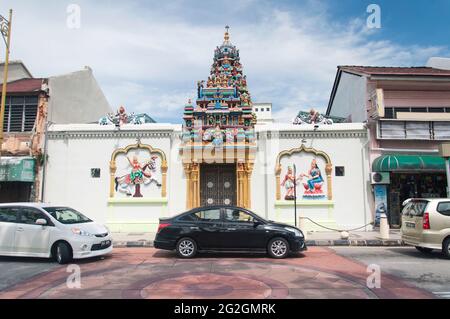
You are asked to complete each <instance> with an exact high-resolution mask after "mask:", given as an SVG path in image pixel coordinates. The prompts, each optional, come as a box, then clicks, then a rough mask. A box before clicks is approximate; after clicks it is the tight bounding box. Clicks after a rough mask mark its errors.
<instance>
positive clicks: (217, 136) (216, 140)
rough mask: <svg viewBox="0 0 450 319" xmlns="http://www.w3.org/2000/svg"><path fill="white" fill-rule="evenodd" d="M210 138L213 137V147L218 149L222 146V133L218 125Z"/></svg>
mask: <svg viewBox="0 0 450 319" xmlns="http://www.w3.org/2000/svg"><path fill="white" fill-rule="evenodd" d="M212 137H213V141H212V144H213V145H214V147H219V146H222V145H223V133H222V130H221V129H220V126H219V125H217V126H216V129H215V130H214V132H213V135H212Z"/></svg>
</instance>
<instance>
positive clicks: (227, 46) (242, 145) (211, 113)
mask: <svg viewBox="0 0 450 319" xmlns="http://www.w3.org/2000/svg"><path fill="white" fill-rule="evenodd" d="M197 89H198V90H197V99H196V101H195V103H191V101H189V103H188V104H187V105H186V106H185V107H184V116H183V120H184V123H183V132H182V145H181V150H180V151H181V154H182V159H183V164H184V169H185V174H186V180H187V203H186V206H187V208H188V209H190V208H194V207H199V206H214V205H235V206H240V207H245V208H251V202H250V184H251V174H252V170H253V163H254V157H255V152H256V139H255V130H254V126H255V123H256V116H255V115H254V114H253V113H252V99H251V96H250V93H249V91H248V88H247V77H246V76H245V74H244V73H243V68H242V64H241V61H240V57H239V50H238V49H237V48H236V46H234V45H232V44H231V42H230V35H229V27H228V26H227V27H226V31H225V35H224V41H223V43H222V45H221V46H218V47H217V48H216V49H215V51H214V60H213V64H212V66H211V72H210V75H209V77H208V79H207V80H206V81H198V82H197Z"/></svg>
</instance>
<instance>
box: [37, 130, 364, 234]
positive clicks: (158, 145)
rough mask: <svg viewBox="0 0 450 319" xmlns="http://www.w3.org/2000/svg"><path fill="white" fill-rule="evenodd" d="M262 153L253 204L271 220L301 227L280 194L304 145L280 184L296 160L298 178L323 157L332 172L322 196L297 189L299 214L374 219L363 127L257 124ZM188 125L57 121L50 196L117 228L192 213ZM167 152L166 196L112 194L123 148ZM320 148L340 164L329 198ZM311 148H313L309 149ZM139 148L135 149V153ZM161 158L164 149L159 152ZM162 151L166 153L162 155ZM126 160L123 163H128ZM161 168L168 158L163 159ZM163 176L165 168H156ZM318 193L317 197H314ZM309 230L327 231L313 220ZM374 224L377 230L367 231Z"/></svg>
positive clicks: (332, 223) (147, 227)
mask: <svg viewBox="0 0 450 319" xmlns="http://www.w3.org/2000/svg"><path fill="white" fill-rule="evenodd" d="M257 132H258V136H259V139H258V151H257V154H256V157H255V164H254V168H253V174H252V178H251V208H252V210H253V211H254V212H256V213H257V214H259V215H260V216H262V217H265V218H267V219H271V220H276V221H280V222H285V223H290V224H294V222H295V220H294V203H293V201H292V200H285V199H284V197H285V195H286V189H285V188H284V187H282V186H280V196H281V198H280V199H279V200H277V199H276V193H277V181H276V174H275V171H276V167H277V156H278V155H279V154H280V153H281V152H284V151H289V150H291V149H296V148H301V146H302V144H303V146H304V149H303V150H301V151H299V152H294V153H293V154H291V155H290V156H283V157H282V158H281V160H280V163H281V172H280V183H281V182H282V181H283V178H284V176H285V175H286V172H287V166H289V165H291V164H294V163H295V164H296V166H297V170H298V171H297V175H299V174H300V173H307V171H308V169H309V167H310V164H311V161H312V159H314V158H316V160H317V163H318V166H319V169H320V171H321V173H322V175H323V176H324V179H325V180H324V182H323V184H322V191H323V194H322V195H321V194H319V195H317V194H315V195H311V196H318V198H316V199H304V198H303V195H304V191H305V188H304V186H303V185H302V183H303V182H306V180H307V178H304V180H303V181H300V182H299V184H298V186H297V190H298V193H297V198H298V210H297V214H298V215H297V216H298V217H308V218H311V219H312V220H314V221H316V222H319V223H320V224H322V225H324V226H327V227H331V228H340V229H341V228H355V227H360V226H363V225H365V224H367V223H369V222H370V221H371V218H372V216H371V214H370V210H369V209H368V207H369V205H368V200H367V198H366V197H367V196H366V195H365V193H366V192H365V187H366V185H367V180H368V178H369V174H368V173H366V172H368V171H367V167H368V161H367V158H366V156H365V155H364V154H363V151H362V150H363V147H364V145H365V143H366V141H367V132H366V129H365V128H364V127H363V124H357V123H353V124H334V125H330V126H320V128H318V129H317V130H315V129H314V127H313V126H308V125H298V126H294V125H276V124H273V125H265V126H263V127H259V128H258V129H257ZM180 133H181V126H180V125H170V124H144V125H139V126H137V125H134V126H133V125H126V126H125V127H123V128H121V130H120V131H117V129H115V128H114V127H113V126H99V125H96V124H89V125H53V126H52V127H51V128H50V132H49V141H48V154H49V158H48V164H47V169H46V178H45V201H47V202H50V203H52V204H56V205H64V206H72V207H74V208H75V209H78V210H80V211H81V212H84V213H85V214H86V215H88V216H89V217H90V218H92V219H94V220H96V221H98V222H101V223H106V224H107V225H108V226H109V227H110V228H111V230H112V231H122V232H154V231H155V230H156V228H157V225H158V223H159V218H160V217H165V216H172V215H175V214H178V213H181V212H183V211H185V210H186V193H187V189H186V178H185V173H184V168H183V164H182V162H181V159H180V153H179V147H180V143H181V140H180V137H179V134H180ZM138 137H139V138H140V142H141V144H142V145H150V146H151V147H152V148H153V149H159V150H161V151H162V152H163V153H164V154H165V156H166V160H167V166H168V168H167V175H166V193H167V194H166V196H165V197H163V196H162V194H161V188H158V187H157V185H156V184H155V183H151V184H149V185H146V186H144V185H143V186H142V193H143V194H144V195H145V197H143V198H133V197H132V196H126V195H124V194H122V193H121V194H118V193H114V197H113V198H111V197H110V188H111V176H110V161H111V156H112V154H113V153H114V151H115V150H117V149H125V148H126V147H127V146H130V145H133V144H136V143H137V138H138ZM309 149H314V150H316V151H318V152H322V153H325V154H326V155H327V156H328V157H329V160H330V161H331V164H332V170H331V192H332V199H329V198H328V190H329V187H328V180H327V178H326V168H325V166H326V161H325V159H324V158H323V157H322V156H320V155H317V154H312V153H308V152H307V150H309ZM305 150H306V151H305ZM133 152H134V151H133V150H131V151H130V153H129V154H130V156H129V157H132V156H133V154H134V153H133ZM136 154H137V155H139V157H140V158H139V161H141V162H144V161H146V160H148V158H149V156H148V155H146V153H145V152H144V153H142V154H140V153H136ZM157 155H158V154H157ZM120 156H122V155H118V156H117V163H116V164H117V172H116V174H115V176H118V175H121V174H122V173H121V172H123V174H128V172H129V171H130V170H131V168H130V167H128V168H126V166H128V165H125V164H126V162H124V160H126V159H125V158H121V157H120ZM158 156H159V155H158ZM120 161H122V162H120ZM124 163H125V164H124ZM156 163H157V165H161V160H160V159H159V158H158V159H156ZM336 166H341V167H344V169H345V175H344V176H336V174H335V173H336V169H335V168H336ZM94 168H99V169H100V177H99V178H93V177H92V176H91V169H94ZM155 176H156V177H157V179H158V181H159V182H161V181H162V172H161V170H160V167H158V168H157V173H155ZM314 198H315V197H314ZM306 227H307V229H309V230H321V231H323V230H325V229H322V228H320V227H317V226H315V225H313V224H312V223H310V222H306ZM367 229H370V227H369V228H367Z"/></svg>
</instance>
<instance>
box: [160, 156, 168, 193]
mask: <svg viewBox="0 0 450 319" xmlns="http://www.w3.org/2000/svg"><path fill="white" fill-rule="evenodd" d="M161 172H162V181H161V197H163V198H164V197H167V162H166V161H163V162H162V164H161Z"/></svg>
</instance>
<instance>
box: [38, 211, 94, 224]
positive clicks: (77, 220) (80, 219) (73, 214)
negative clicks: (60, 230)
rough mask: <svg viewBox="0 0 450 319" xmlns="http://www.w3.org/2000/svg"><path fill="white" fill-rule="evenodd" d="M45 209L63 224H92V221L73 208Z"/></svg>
mask: <svg viewBox="0 0 450 319" xmlns="http://www.w3.org/2000/svg"><path fill="white" fill-rule="evenodd" d="M44 209H45V210H46V211H47V212H48V213H49V214H50V215H51V216H52V217H53V218H54V219H56V220H57V221H59V222H60V223H61V224H81V223H89V222H92V220H90V219H89V218H87V217H86V216H84V215H83V214H81V213H80V212H77V211H76V210H75V209H72V208H68V207H46V208H44Z"/></svg>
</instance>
